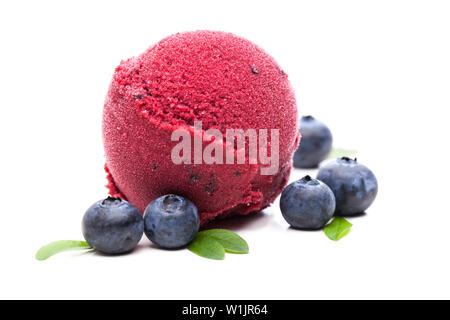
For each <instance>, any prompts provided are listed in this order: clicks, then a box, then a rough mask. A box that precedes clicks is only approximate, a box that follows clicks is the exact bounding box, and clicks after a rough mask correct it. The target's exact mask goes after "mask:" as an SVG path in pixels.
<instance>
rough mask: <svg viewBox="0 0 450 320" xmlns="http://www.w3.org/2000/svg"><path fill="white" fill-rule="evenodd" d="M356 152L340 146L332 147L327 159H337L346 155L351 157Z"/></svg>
mask: <svg viewBox="0 0 450 320" xmlns="http://www.w3.org/2000/svg"><path fill="white" fill-rule="evenodd" d="M357 153H358V151H356V150H345V149H340V148H333V150H331V152H330V155H329V156H328V158H329V159H337V158H342V157H348V158H351V157H353V156H355V155H356V154H357Z"/></svg>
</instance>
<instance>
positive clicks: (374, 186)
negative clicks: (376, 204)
mask: <svg viewBox="0 0 450 320" xmlns="http://www.w3.org/2000/svg"><path fill="white" fill-rule="evenodd" d="M300 128H301V129H300V132H301V134H302V142H301V144H300V146H299V148H298V149H297V150H296V152H295V154H294V166H295V167H298V168H315V167H317V166H318V165H319V163H320V162H322V161H323V160H325V159H326V158H327V157H328V155H329V153H330V151H331V147H332V135H331V132H330V130H329V129H328V127H327V126H325V125H324V124H323V123H322V122H320V121H318V120H316V119H315V118H313V117H311V116H306V117H303V118H302V119H301V120H300ZM377 192H378V183H377V179H376V178H375V175H374V174H373V173H372V171H371V170H369V169H368V168H367V167H366V166H364V165H362V164H360V163H358V162H357V161H356V159H354V160H353V159H350V158H348V157H342V158H339V159H337V160H335V161H332V162H331V163H329V164H327V165H325V166H323V167H322V168H320V170H319V173H318V175H317V179H312V178H311V177H310V176H306V177H304V178H302V179H300V180H298V181H296V182H294V183H292V184H290V185H288V186H287V187H286V188H285V189H284V190H283V193H282V194H281V199H280V209H281V213H282V214H283V217H284V218H285V219H286V221H287V222H288V223H289V224H290V225H291V226H292V227H294V228H297V229H306V230H311V229H320V228H323V227H324V226H325V225H326V224H327V222H328V221H329V220H330V219H331V217H332V216H333V215H338V216H354V215H357V214H360V213H363V212H364V211H365V210H366V209H367V208H369V206H370V205H371V204H372V203H373V201H374V200H375V197H376V195H377Z"/></svg>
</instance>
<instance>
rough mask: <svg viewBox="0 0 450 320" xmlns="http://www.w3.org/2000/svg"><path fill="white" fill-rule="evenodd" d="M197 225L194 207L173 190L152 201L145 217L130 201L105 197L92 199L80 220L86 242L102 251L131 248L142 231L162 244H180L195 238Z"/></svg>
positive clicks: (173, 247)
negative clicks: (95, 200)
mask: <svg viewBox="0 0 450 320" xmlns="http://www.w3.org/2000/svg"><path fill="white" fill-rule="evenodd" d="M199 227H200V220H199V216H198V210H197V207H196V206H195V205H194V204H193V203H192V202H191V201H189V200H187V199H185V198H183V197H180V196H177V195H173V194H168V195H164V196H162V197H159V198H158V199H156V200H154V201H152V202H151V203H150V204H149V205H148V206H147V208H146V209H145V212H144V217H142V215H141V214H140V212H139V210H138V209H137V208H136V207H135V206H133V205H132V204H131V203H129V202H127V201H124V200H121V199H119V198H111V197H108V198H107V199H105V200H101V201H98V202H96V203H94V204H93V205H92V206H91V207H90V208H89V209H88V210H87V212H86V213H85V215H84V217H83V222H82V228H83V235H84V238H85V239H86V242H87V243H88V244H89V245H90V246H91V247H92V248H94V249H96V250H97V251H99V252H102V253H105V254H121V253H126V252H129V251H131V250H132V249H133V248H134V247H136V245H137V244H138V242H139V241H140V240H141V238H142V235H143V234H144V232H145V235H146V236H147V237H148V238H149V239H150V240H151V241H152V242H153V243H155V244H156V245H158V246H159V247H161V248H165V249H175V248H180V247H183V246H185V245H187V244H188V243H189V242H191V241H192V240H193V239H194V237H195V235H196V234H197V232H198V229H199Z"/></svg>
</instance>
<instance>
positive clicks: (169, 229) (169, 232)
mask: <svg viewBox="0 0 450 320" xmlns="http://www.w3.org/2000/svg"><path fill="white" fill-rule="evenodd" d="M144 225H145V234H146V236H147V237H148V238H149V239H150V240H151V241H152V242H153V243H155V244H156V245H158V246H160V247H162V248H166V249H175V248H180V247H183V246H185V245H187V244H188V243H189V242H191V241H192V240H193V239H194V237H195V235H196V234H197V232H198V229H199V227H200V221H199V217H198V210H197V207H196V206H195V205H194V204H193V203H192V202H191V201H189V200H187V199H185V198H183V197H180V196H177V195H174V194H168V195H164V196H162V197H159V198H158V199H156V200H154V201H152V202H150V204H149V205H148V206H147V208H146V209H145V213H144Z"/></svg>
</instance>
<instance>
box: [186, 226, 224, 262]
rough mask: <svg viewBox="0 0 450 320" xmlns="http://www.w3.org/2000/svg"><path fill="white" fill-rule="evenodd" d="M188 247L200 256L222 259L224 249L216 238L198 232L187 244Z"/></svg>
mask: <svg viewBox="0 0 450 320" xmlns="http://www.w3.org/2000/svg"><path fill="white" fill-rule="evenodd" d="M188 249H189V250H190V251H192V252H193V253H195V254H197V255H199V256H200V257H204V258H208V259H214V260H223V259H224V258H225V249H224V248H223V246H222V245H221V244H220V243H219V242H218V241H216V240H214V239H213V238H211V237H208V236H207V235H204V234H202V233H201V232H199V233H198V234H197V235H196V236H195V239H194V240H193V241H192V242H191V243H190V244H189V246H188Z"/></svg>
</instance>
